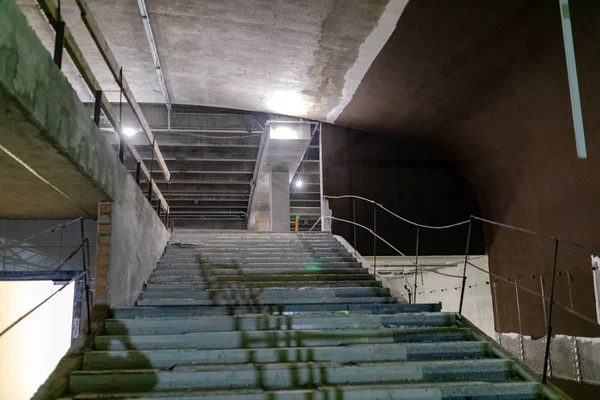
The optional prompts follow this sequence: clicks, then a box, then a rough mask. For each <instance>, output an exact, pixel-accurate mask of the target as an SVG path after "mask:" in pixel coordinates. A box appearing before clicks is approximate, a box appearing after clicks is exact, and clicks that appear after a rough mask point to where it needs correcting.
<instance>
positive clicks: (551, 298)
mask: <svg viewBox="0 0 600 400" xmlns="http://www.w3.org/2000/svg"><path fill="white" fill-rule="evenodd" d="M347 198H350V199H352V201H353V209H354V207H355V204H354V202H355V201H356V200H360V201H365V202H368V203H371V204H373V210H374V213H373V226H372V228H371V227H367V226H365V225H363V224H360V223H358V222H356V221H351V220H347V219H343V218H337V217H334V216H333V215H323V216H322V217H321V218H320V219H319V220H318V221H317V222H316V223H315V224H314V225H313V227H312V228H311V230H312V229H313V228H314V227H315V226H316V225H317V223H318V222H319V221H321V219H329V220H332V221H339V222H343V223H347V224H351V225H353V226H354V229H355V231H354V241H355V243H354V247H356V228H362V229H364V230H365V231H367V232H369V233H370V234H371V235H372V236H373V239H374V242H373V272H374V274H375V275H376V276H379V277H381V276H380V275H378V273H377V240H380V241H382V242H383V243H385V244H386V245H387V246H389V247H390V248H391V249H392V250H394V251H395V252H396V253H397V254H399V255H401V256H406V255H405V254H404V253H403V252H402V251H400V250H399V249H397V248H396V247H395V246H393V245H392V244H391V243H389V242H388V241H387V240H385V239H384V238H382V237H381V236H380V235H378V234H377V209H378V208H379V209H382V210H384V211H385V212H387V213H388V214H390V215H392V216H394V217H395V218H397V219H399V220H401V221H403V222H405V223H407V224H410V225H412V226H414V227H415V228H416V251H415V260H414V261H412V260H409V262H410V263H411V264H412V265H413V266H414V271H415V272H414V275H415V281H414V285H413V288H412V289H413V299H412V300H413V302H416V295H417V273H418V271H419V269H421V271H423V270H425V271H427V272H432V273H435V274H440V275H443V276H447V277H451V278H456V279H460V280H461V286H460V288H461V290H460V300H459V308H458V315H459V316H462V313H463V303H464V298H465V287H466V281H467V268H468V267H472V268H474V269H476V270H478V271H480V272H484V273H486V274H488V275H489V276H490V277H493V278H494V279H495V280H496V281H498V280H500V281H503V282H506V283H509V284H511V285H513V286H514V287H515V294H516V296H517V312H518V321H519V329H520V331H521V332H520V337H521V343H520V346H521V351H522V346H523V343H522V326H521V311H520V307H519V302H518V295H519V290H523V291H525V292H527V293H529V294H532V295H534V296H536V297H538V298H541V299H542V302H543V305H544V317H545V320H546V321H545V326H546V343H545V351H544V364H543V367H542V383H546V382H547V377H548V369H549V368H550V350H551V348H550V343H551V339H552V331H553V325H552V323H553V322H552V318H553V315H554V306H556V307H558V308H560V309H562V310H564V311H566V312H568V313H569V314H571V315H573V316H575V317H577V318H579V319H581V320H583V321H586V322H587V323H589V324H591V325H592V326H593V327H594V328H596V329H600V324H598V322H597V321H595V320H593V319H592V318H589V317H587V316H585V315H584V314H583V313H581V312H578V311H576V310H575V309H574V308H573V301H572V294H571V286H570V282H569V295H570V297H571V305H570V306H567V305H565V304H561V303H559V302H557V301H556V300H555V291H556V277H557V276H559V275H560V274H562V272H561V271H558V270H557V260H558V251H559V245H560V244H563V245H565V244H568V245H571V246H575V247H577V248H579V249H585V250H587V251H590V252H592V253H596V254H600V246H590V245H587V244H581V243H577V242H574V241H571V240H566V239H561V238H558V237H556V236H552V235H547V234H542V233H539V232H535V231H532V230H528V229H524V228H520V227H516V226H512V225H508V224H503V223H500V222H495V221H492V220H489V219H485V218H481V217H477V216H474V215H471V216H470V217H469V219H468V220H464V221H460V222H457V223H453V224H449V225H440V226H434V225H425V224H420V223H417V222H414V221H411V220H409V219H407V218H404V217H402V216H400V215H398V214H396V213H394V212H393V211H391V210H389V209H388V208H386V207H384V206H383V205H381V204H379V203H377V202H375V201H373V200H371V199H367V198H364V197H360V196H354V195H343V196H324V199H326V200H335V199H347ZM353 214H354V213H353ZM475 221H479V222H481V223H483V224H490V225H493V226H496V227H499V228H506V229H510V230H514V231H519V232H522V233H526V234H528V235H534V236H537V237H541V238H544V239H549V240H551V241H552V242H553V263H552V268H551V273H550V274H551V283H550V285H551V286H550V294H549V295H546V294H545V293H544V292H543V281H542V293H541V294H540V293H537V292H536V291H534V290H531V289H530V288H528V287H526V286H523V285H521V284H518V283H517V281H516V279H511V278H510V277H505V276H502V275H499V274H496V273H493V272H490V271H487V270H485V269H483V268H481V267H479V266H477V265H476V264H474V263H472V262H471V261H469V250H470V244H471V239H472V230H473V224H474V222H475ZM464 225H468V231H467V237H466V249H465V257H464V262H463V263H462V265H463V269H462V275H452V274H446V273H443V272H440V271H437V270H435V269H430V268H426V267H424V266H422V265H419V235H420V232H421V230H422V229H431V230H446V229H452V228H455V227H458V226H464ZM591 269H593V267H591V266H590V270H591ZM567 275H568V278H569V279H571V277H570V272H569V271H567ZM409 301H410V300H409ZM495 301H496V302H497V299H496V300H495ZM546 301H547V302H548V304H549V306H548V309H547V310H546V306H545V303H546ZM599 332H600V331H599ZM580 374H581V373H579V379H580Z"/></svg>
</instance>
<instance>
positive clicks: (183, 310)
mask: <svg viewBox="0 0 600 400" xmlns="http://www.w3.org/2000/svg"><path fill="white" fill-rule="evenodd" d="M441 308H442V307H441V304H440V303H424V304H401V303H393V304H347V303H346V304H344V303H338V304H285V305H284V304H280V305H277V306H270V305H266V306H191V307H181V306H179V307H168V306H164V307H129V308H115V309H112V310H111V315H112V317H113V318H156V317H158V318H162V317H192V316H205V315H240V314H271V315H278V314H289V315H298V314H306V313H315V312H316V313H326V312H331V313H336V312H337V313H341V314H352V313H357V314H375V315H380V314H398V313H410V312H431V311H440V310H441Z"/></svg>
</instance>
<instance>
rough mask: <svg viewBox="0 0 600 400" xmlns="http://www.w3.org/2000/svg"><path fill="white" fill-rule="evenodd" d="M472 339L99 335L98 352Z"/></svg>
mask: <svg viewBox="0 0 600 400" xmlns="http://www.w3.org/2000/svg"><path fill="white" fill-rule="evenodd" d="M467 339H469V332H465V331H461V330H447V329H438V330H435V328H434V329H433V330H423V331H422V332H419V331H415V330H413V329H409V328H408V329H395V330H366V331H362V330H353V331H345V330H337V331H328V332H321V331H275V332H272V331H270V332H265V331H255V332H212V333H211V332H202V333H190V334H185V335H147V336H98V337H97V338H96V349H97V350H110V351H115V350H117V351H118V350H149V349H152V350H160V349H234V348H244V349H250V348H268V347H310V346H342V345H350V344H364V343H366V342H368V343H371V344H375V343H416V342H430V341H431V342H434V341H435V342H449V341H460V340H467Z"/></svg>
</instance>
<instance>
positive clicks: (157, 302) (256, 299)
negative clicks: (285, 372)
mask: <svg viewBox="0 0 600 400" xmlns="http://www.w3.org/2000/svg"><path fill="white" fill-rule="evenodd" d="M397 302H398V300H396V299H395V298H393V297H357V298H331V297H314V298H311V297H300V298H293V297H288V296H283V297H274V298H268V297H267V298H261V297H260V296H245V297H244V296H239V297H237V298H233V299H227V298H214V299H209V300H194V299H185V298H179V299H169V298H157V299H141V300H138V301H137V303H136V304H137V305H138V306H140V307H161V306H216V305H238V304H240V305H255V304H261V305H268V304H272V305H275V306H276V305H278V304H323V303H327V304H335V303H343V304H367V303H370V304H382V303H392V304H393V303H397Z"/></svg>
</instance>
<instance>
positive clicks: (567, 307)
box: [467, 261, 600, 328]
mask: <svg viewBox="0 0 600 400" xmlns="http://www.w3.org/2000/svg"><path fill="white" fill-rule="evenodd" d="M467 263H468V264H469V265H470V266H471V267H473V268H475V269H477V270H479V271H481V272H485V273H486V274H489V275H490V276H493V277H494V278H497V279H500V280H502V281H504V282H506V283H510V284H511V285H514V286H516V287H518V288H519V289H521V290H524V291H526V292H527V293H529V294H533V295H535V296H537V297H539V298H541V299H544V300H547V301H550V298H549V297H546V296H544V295H542V294H540V293H538V292H536V291H535V290H531V289H529V288H527V287H525V286H523V285H519V284H518V283H516V282H515V281H514V280H511V279H510V278H506V277H503V276H501V275H498V274H494V273H493V272H489V271H486V270H485V269H483V268H481V267H478V266H477V265H475V264H473V263H472V262H469V261H467ZM552 302H553V303H554V304H555V305H557V306H558V307H560V308H562V309H563V310H565V311H567V312H569V313H571V314H573V315H575V316H576V317H579V318H581V319H583V320H584V321H586V322H589V323H590V324H592V325H594V326H595V327H597V328H600V324H599V323H598V322H597V321H594V320H593V319H591V318H589V317H586V316H585V315H583V314H581V313H579V312H577V311H575V310H574V309H572V308H571V307H569V306H566V305H564V304H561V303H559V302H557V301H552Z"/></svg>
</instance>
